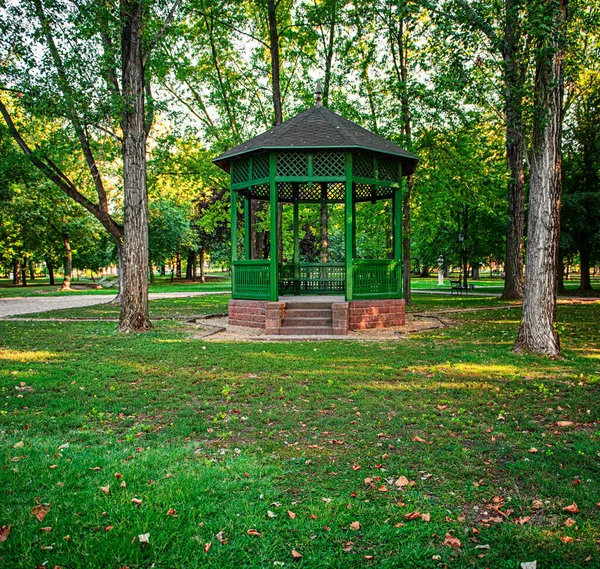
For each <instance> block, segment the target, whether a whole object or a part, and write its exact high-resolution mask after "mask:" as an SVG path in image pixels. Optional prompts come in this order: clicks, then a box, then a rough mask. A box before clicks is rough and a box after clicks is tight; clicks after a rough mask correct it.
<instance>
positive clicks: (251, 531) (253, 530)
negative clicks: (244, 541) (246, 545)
mask: <svg viewBox="0 0 600 569" xmlns="http://www.w3.org/2000/svg"><path fill="white" fill-rule="evenodd" d="M247 533H248V535H253V536H254V537H260V533H259V532H258V531H256V530H255V529H249V530H248V531H247Z"/></svg>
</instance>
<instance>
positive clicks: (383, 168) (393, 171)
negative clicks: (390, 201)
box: [379, 159, 398, 182]
mask: <svg viewBox="0 0 600 569" xmlns="http://www.w3.org/2000/svg"><path fill="white" fill-rule="evenodd" d="M379 179H380V180H386V181H389V182H395V181H397V180H398V161H397V160H385V159H380V160H379Z"/></svg>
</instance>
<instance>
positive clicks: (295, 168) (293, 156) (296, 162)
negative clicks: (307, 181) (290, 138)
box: [276, 152, 308, 176]
mask: <svg viewBox="0 0 600 569" xmlns="http://www.w3.org/2000/svg"><path fill="white" fill-rule="evenodd" d="M276 164H277V175H278V176H308V154H304V153H303V152H280V153H278V154H277V161H276Z"/></svg>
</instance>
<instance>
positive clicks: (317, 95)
mask: <svg viewBox="0 0 600 569" xmlns="http://www.w3.org/2000/svg"><path fill="white" fill-rule="evenodd" d="M322 94H323V89H322V88H321V80H320V79H319V80H318V81H317V86H316V88H315V105H316V106H318V107H322V106H323V97H322V96H321V95H322Z"/></svg>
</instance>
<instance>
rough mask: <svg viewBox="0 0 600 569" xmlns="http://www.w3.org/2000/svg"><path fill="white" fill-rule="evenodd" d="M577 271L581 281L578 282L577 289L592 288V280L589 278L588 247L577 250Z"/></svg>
mask: <svg viewBox="0 0 600 569" xmlns="http://www.w3.org/2000/svg"><path fill="white" fill-rule="evenodd" d="M579 273H580V276H581V281H580V282H579V290H581V291H589V290H592V282H591V280H590V251H589V249H581V250H580V251H579Z"/></svg>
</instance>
